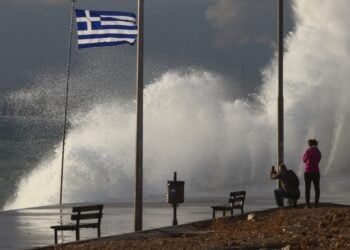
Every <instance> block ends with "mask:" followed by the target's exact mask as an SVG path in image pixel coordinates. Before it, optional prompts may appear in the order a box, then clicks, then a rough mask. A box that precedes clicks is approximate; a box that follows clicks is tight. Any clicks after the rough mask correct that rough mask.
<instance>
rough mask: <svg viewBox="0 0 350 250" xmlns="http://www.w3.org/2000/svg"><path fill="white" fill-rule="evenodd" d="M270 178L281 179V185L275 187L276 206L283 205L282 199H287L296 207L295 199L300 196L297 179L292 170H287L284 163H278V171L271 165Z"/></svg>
mask: <svg viewBox="0 0 350 250" xmlns="http://www.w3.org/2000/svg"><path fill="white" fill-rule="evenodd" d="M270 177H271V179H278V180H280V181H281V187H280V188H278V189H275V191H274V193H275V200H276V203H277V206H279V207H283V203H284V202H283V199H284V198H285V199H288V200H289V202H290V203H291V204H290V205H293V206H294V207H296V205H297V201H298V199H299V198H300V190H299V179H298V176H297V175H296V174H295V173H294V171H293V170H288V169H287V167H286V165H285V164H283V163H282V164H280V165H279V166H278V172H276V170H275V167H274V166H272V169H271V172H270Z"/></svg>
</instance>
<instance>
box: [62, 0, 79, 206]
mask: <svg viewBox="0 0 350 250" xmlns="http://www.w3.org/2000/svg"><path fill="white" fill-rule="evenodd" d="M75 1H76V0H72V9H71V19H70V27H69V43H68V63H67V81H66V93H65V102H64V103H65V105H64V122H63V137H62V158H61V182H60V201H59V202H60V210H61V211H62V196H63V172H64V171H63V170H64V151H65V144H66V132H67V116H68V94H69V80H70V73H71V71H70V66H71V57H72V35H73V18H74V8H75V7H74V4H75Z"/></svg>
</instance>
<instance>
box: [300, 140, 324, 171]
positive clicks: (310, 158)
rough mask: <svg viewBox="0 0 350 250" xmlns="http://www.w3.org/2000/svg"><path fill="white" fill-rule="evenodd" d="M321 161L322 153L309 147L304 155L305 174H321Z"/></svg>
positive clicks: (315, 148)
mask: <svg viewBox="0 0 350 250" xmlns="http://www.w3.org/2000/svg"><path fill="white" fill-rule="evenodd" d="M320 161H321V152H320V150H319V149H318V148H317V147H315V146H311V147H309V148H308V149H307V150H306V152H305V153H304V155H303V162H304V163H305V166H304V172H305V173H319V172H320V168H319V166H318V163H319V162H320Z"/></svg>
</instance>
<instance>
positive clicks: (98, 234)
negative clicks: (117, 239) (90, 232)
mask: <svg viewBox="0 0 350 250" xmlns="http://www.w3.org/2000/svg"><path fill="white" fill-rule="evenodd" d="M97 237H98V238H100V237H101V228H100V227H98V228H97Z"/></svg>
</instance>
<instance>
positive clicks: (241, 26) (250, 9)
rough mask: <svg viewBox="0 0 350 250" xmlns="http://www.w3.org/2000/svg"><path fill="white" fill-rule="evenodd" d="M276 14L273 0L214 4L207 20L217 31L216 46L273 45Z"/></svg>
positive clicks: (222, 0)
mask: <svg viewBox="0 0 350 250" xmlns="http://www.w3.org/2000/svg"><path fill="white" fill-rule="evenodd" d="M275 13H276V5H275V1H273V0H259V1H256V0H215V3H213V4H212V5H211V6H209V7H208V9H207V12H206V18H207V20H208V22H209V23H210V24H211V26H212V27H213V28H214V29H215V32H216V38H215V45H216V46H218V47H230V46H240V45H244V44H247V43H254V44H259V43H269V42H270V41H272V40H273V39H274V32H275V26H276V24H275V18H276V15H275Z"/></svg>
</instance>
